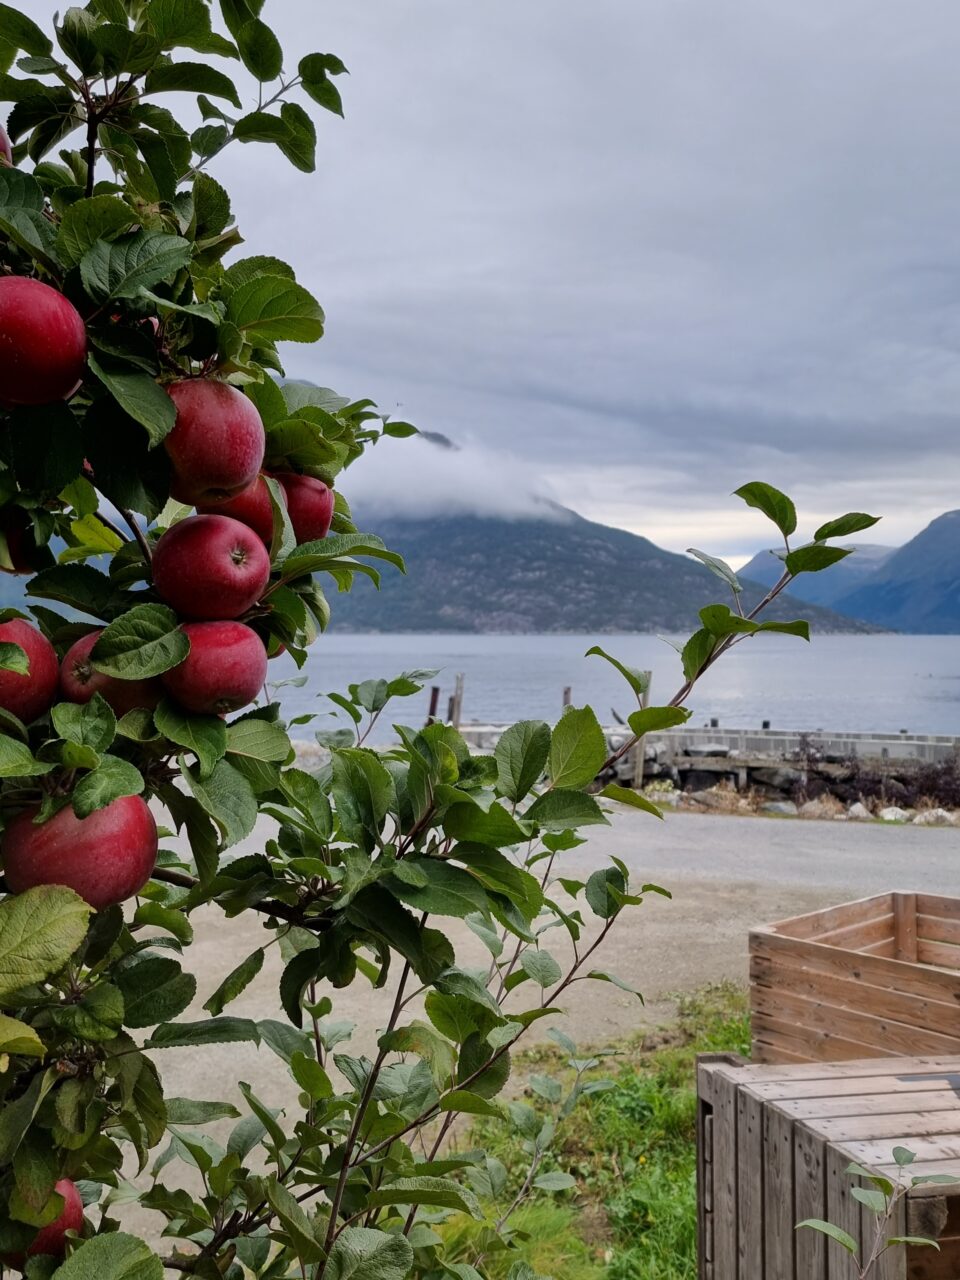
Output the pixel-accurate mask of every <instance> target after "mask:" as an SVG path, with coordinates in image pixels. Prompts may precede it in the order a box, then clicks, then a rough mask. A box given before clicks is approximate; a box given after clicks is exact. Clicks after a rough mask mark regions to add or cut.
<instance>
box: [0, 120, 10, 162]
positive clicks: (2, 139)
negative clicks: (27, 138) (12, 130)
mask: <svg viewBox="0 0 960 1280" xmlns="http://www.w3.org/2000/svg"><path fill="white" fill-rule="evenodd" d="M4 162H6V163H7V164H9V165H12V164H13V143H12V142H11V141H10V135H9V134H8V133H7V131H6V129H5V128H4V127H3V125H2V124H0V164H3V163H4Z"/></svg>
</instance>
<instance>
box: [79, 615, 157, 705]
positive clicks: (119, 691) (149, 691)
mask: <svg viewBox="0 0 960 1280" xmlns="http://www.w3.org/2000/svg"><path fill="white" fill-rule="evenodd" d="M101 630H102V628H101ZM99 638H100V631H91V632H90V634H89V635H87V636H81V637H80V639H79V640H77V641H76V642H75V643H74V644H72V645H71V646H70V648H69V649H68V650H67V652H66V653H65V654H64V657H63V662H62V663H61V664H60V693H61V695H62V696H63V697H64V698H66V700H67V702H89V701H90V699H91V698H92V697H93V695H94V694H95V693H99V694H102V695H103V697H104V698H106V700H107V702H108V703H109V704H110V706H111V707H112V708H113V710H114V711H115V713H116V714H117V716H124V715H126V714H127V712H128V711H133V710H134V709H135V708H136V707H147V708H148V709H150V710H153V708H154V707H155V706H156V705H157V703H158V702H159V701H160V699H161V697H162V696H163V688H162V686H161V684H160V681H159V680H120V679H118V678H117V677H116V676H108V675H104V673H103V672H102V671H97V669H96V668H95V667H94V666H93V665H92V663H91V662H90V650H91V649H92V648H93V646H94V645H95V644H96V643H97V640H98V639H99Z"/></svg>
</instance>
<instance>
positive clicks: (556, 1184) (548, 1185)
mask: <svg viewBox="0 0 960 1280" xmlns="http://www.w3.org/2000/svg"><path fill="white" fill-rule="evenodd" d="M533 1185H534V1186H535V1187H536V1188H537V1189H538V1190H539V1191H569V1190H570V1188H571V1187H575V1186H576V1185H577V1180H576V1178H574V1177H572V1176H571V1175H570V1174H569V1173H561V1172H560V1170H559V1169H556V1170H554V1171H553V1172H552V1173H541V1174H540V1175H539V1177H536V1178H534V1180H533Z"/></svg>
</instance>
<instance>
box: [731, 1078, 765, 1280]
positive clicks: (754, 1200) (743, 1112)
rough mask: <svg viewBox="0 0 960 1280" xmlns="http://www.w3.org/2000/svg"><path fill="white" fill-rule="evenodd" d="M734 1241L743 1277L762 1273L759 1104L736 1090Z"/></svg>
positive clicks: (760, 1123)
mask: <svg viewBox="0 0 960 1280" xmlns="http://www.w3.org/2000/svg"><path fill="white" fill-rule="evenodd" d="M737 1203H738V1216H739V1223H738V1232H737V1245H738V1254H739V1260H740V1275H741V1277H743V1280H748V1278H749V1277H751V1276H762V1275H763V1211H764V1205H763V1107H762V1104H761V1102H760V1100H759V1099H758V1098H756V1097H754V1096H753V1095H752V1094H751V1093H750V1091H749V1090H748V1089H744V1088H741V1089H739V1090H738V1092H737Z"/></svg>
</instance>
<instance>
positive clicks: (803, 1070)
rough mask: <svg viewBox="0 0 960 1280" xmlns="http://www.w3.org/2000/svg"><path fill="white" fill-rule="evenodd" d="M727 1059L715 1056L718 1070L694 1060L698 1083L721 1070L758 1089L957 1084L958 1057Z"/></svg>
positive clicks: (710, 1060) (706, 1059)
mask: <svg viewBox="0 0 960 1280" xmlns="http://www.w3.org/2000/svg"><path fill="white" fill-rule="evenodd" d="M730 1057H731V1055H727V1054H722V1055H719V1058H720V1061H721V1063H722V1064H724V1065H722V1066H720V1065H718V1064H717V1055H713V1054H701V1056H700V1057H699V1058H698V1060H697V1077H698V1080H704V1079H706V1077H707V1076H709V1075H710V1074H711V1073H713V1072H715V1071H718V1070H723V1071H724V1072H725V1073H727V1074H730V1075H731V1078H733V1079H735V1080H736V1081H737V1082H738V1083H739V1084H746V1085H749V1086H750V1087H751V1088H752V1087H754V1086H758V1085H767V1084H777V1083H785V1084H789V1085H791V1086H792V1085H793V1084H796V1083H798V1082H800V1081H810V1080H824V1081H830V1080H836V1081H841V1080H851V1079H854V1078H856V1079H869V1078H870V1077H873V1076H892V1077H900V1076H902V1077H903V1078H904V1079H911V1080H913V1079H918V1078H920V1077H925V1076H930V1075H936V1076H940V1077H942V1076H950V1077H951V1078H952V1077H954V1076H955V1077H957V1079H958V1080H960V1054H957V1053H953V1054H950V1053H947V1054H943V1053H922V1054H913V1055H911V1056H910V1057H891V1058H890V1059H889V1060H886V1061H885V1060H882V1059H879V1058H876V1057H869V1056H864V1057H862V1058H860V1059H858V1060H857V1061H854V1062H811V1063H808V1064H806V1065H804V1066H799V1067H785V1066H777V1065H771V1066H763V1065H759V1064H754V1063H745V1064H740V1063H738V1064H735V1065H734V1064H731V1062H730Z"/></svg>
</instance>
